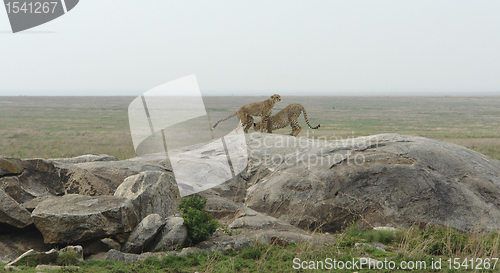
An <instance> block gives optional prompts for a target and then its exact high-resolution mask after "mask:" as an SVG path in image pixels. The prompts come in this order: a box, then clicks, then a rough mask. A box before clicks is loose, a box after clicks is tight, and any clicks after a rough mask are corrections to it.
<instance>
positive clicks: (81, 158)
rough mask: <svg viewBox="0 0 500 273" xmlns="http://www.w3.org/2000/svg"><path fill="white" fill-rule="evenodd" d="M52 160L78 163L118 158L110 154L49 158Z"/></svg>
mask: <svg viewBox="0 0 500 273" xmlns="http://www.w3.org/2000/svg"><path fill="white" fill-rule="evenodd" d="M51 160H52V161H56V162H60V163H66V164H78V163H87V162H96V161H97V162H101V161H118V160H119V159H118V158H116V157H114V156H110V155H105V154H101V155H81V156H77V157H72V158H55V159H51Z"/></svg>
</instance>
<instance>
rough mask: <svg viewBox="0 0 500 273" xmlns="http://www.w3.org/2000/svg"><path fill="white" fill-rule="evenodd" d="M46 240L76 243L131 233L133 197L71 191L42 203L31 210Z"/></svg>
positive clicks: (36, 224) (135, 216)
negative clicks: (84, 193) (129, 198)
mask: <svg viewBox="0 0 500 273" xmlns="http://www.w3.org/2000/svg"><path fill="white" fill-rule="evenodd" d="M32 216H33V220H34V223H35V226H36V227H37V228H38V229H39V230H40V232H41V233H42V234H43V237H44V240H45V242H46V243H73V242H80V241H85V240H90V239H93V238H104V237H106V236H110V235H114V234H121V233H127V232H131V231H132V230H133V229H134V227H135V226H136V225H137V222H138V221H137V215H136V213H135V209H134V207H133V205H132V203H131V201H130V200H128V199H126V198H122V197H115V196H95V197H92V196H82V195H76V194H68V195H65V196H62V197H54V198H49V199H47V200H44V201H42V202H40V204H39V205H38V206H37V207H36V209H35V210H34V211H33V213H32Z"/></svg>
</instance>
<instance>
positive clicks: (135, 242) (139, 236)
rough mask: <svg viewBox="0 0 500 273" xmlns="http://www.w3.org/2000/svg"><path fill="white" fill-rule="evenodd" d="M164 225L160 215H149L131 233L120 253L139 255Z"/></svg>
mask: <svg viewBox="0 0 500 273" xmlns="http://www.w3.org/2000/svg"><path fill="white" fill-rule="evenodd" d="M164 225H165V223H164V221H163V219H162V218H161V217H160V215H158V214H150V215H148V216H146V217H145V218H144V219H142V221H141V222H140V223H139V224H138V225H137V226H136V227H135V229H134V230H133V231H132V233H131V234H130V237H129V238H128V240H127V242H126V243H125V245H124V246H123V249H122V251H123V252H129V253H141V252H142V251H143V250H144V249H145V248H146V247H147V246H148V244H149V242H151V240H153V238H154V237H155V236H156V234H158V232H159V231H160V229H161V228H162V227H163V226H164Z"/></svg>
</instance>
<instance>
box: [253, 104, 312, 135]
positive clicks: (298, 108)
mask: <svg viewBox="0 0 500 273" xmlns="http://www.w3.org/2000/svg"><path fill="white" fill-rule="evenodd" d="M302 112H304V119H305V120H306V123H307V125H308V126H309V128H311V129H313V130H314V129H318V128H319V127H320V126H321V124H318V126H316V127H312V126H311V124H310V123H309V120H308V119H307V113H306V109H305V108H304V106H302V104H298V103H292V104H290V105H288V106H287V107H285V108H284V109H283V110H281V111H279V112H278V113H277V114H276V115H274V116H272V117H271V118H270V119H269V124H270V125H271V130H277V129H281V128H285V127H287V126H288V125H291V126H292V132H291V133H290V135H291V136H297V135H298V134H299V133H300V131H301V130H302V128H301V127H300V125H299V123H298V122H297V118H298V117H299V116H300V114H302ZM253 128H254V130H255V131H258V130H260V131H261V132H262V123H261V122H260V121H259V122H257V123H254V124H253Z"/></svg>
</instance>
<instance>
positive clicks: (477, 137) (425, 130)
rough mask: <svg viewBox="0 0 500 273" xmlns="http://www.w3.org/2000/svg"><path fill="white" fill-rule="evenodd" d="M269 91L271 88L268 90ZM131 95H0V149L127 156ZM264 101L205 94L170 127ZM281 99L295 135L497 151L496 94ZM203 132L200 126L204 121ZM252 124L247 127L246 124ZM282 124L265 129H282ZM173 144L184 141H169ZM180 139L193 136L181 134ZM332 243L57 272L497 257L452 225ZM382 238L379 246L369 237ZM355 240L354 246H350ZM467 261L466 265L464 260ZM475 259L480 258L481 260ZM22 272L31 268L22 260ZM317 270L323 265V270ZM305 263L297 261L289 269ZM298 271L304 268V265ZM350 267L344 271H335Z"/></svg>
mask: <svg viewBox="0 0 500 273" xmlns="http://www.w3.org/2000/svg"><path fill="white" fill-rule="evenodd" d="M270 95H271V94H270ZM134 98H135V97H26V96H19V97H0V156H3V157H18V158H60V157H74V156H79V155H83V154H108V155H112V156H115V157H117V158H119V159H127V158H131V157H134V156H136V155H135V152H134V148H133V144H132V138H131V133H130V128H129V123H128V112H127V109H128V105H129V104H130V102H131V101H132V100H133V99H134ZM265 99H267V97H266V96H259V97H257V96H255V97H239V96H225V97H220V96H206V97H204V98H203V100H204V104H205V108H206V111H207V114H208V117H209V121H210V122H207V123H206V124H204V123H200V128H201V127H204V128H203V130H202V129H200V128H198V127H195V126H192V125H190V126H184V127H182V126H183V125H179V126H180V127H179V128H178V129H179V130H184V131H185V132H187V133H188V134H190V135H196V134H200V132H206V131H207V128H210V125H211V124H213V123H214V122H215V121H216V120H218V119H221V118H224V117H226V116H228V115H229V114H231V113H233V112H235V111H237V110H238V108H239V107H241V106H243V105H245V104H248V103H251V102H256V101H262V100H265ZM290 103H301V104H302V105H304V107H305V109H306V110H307V114H308V118H309V121H310V123H311V125H313V126H315V125H317V124H318V123H320V124H321V128H320V129H318V130H310V129H309V128H308V127H307V125H306V123H305V122H304V119H303V116H301V117H299V123H300V125H301V127H302V132H301V133H300V134H299V137H309V138H321V139H328V140H342V139H344V140H345V139H350V138H354V137H358V136H367V135H374V134H381V133H399V134H406V135H415V136H422V137H428V138H432V139H437V140H443V141H447V142H451V143H455V144H458V145H461V146H465V147H467V148H469V149H472V150H475V151H477V152H480V153H483V154H485V155H487V156H490V157H492V158H495V159H500V107H498V105H500V96H351V97H342V96H284V97H282V101H281V102H278V103H276V105H275V107H274V111H273V113H277V112H278V111H279V110H281V109H283V108H284V107H285V106H286V105H288V104H290ZM236 123H237V119H236V117H234V118H232V119H231V120H230V121H228V122H224V123H221V125H219V127H218V128H216V130H214V131H213V132H211V137H215V138H216V137H220V136H222V135H224V134H225V133H227V132H229V131H230V130H231V129H232V128H234V126H235V125H236ZM208 131H209V129H208ZM251 131H253V130H252V129H251ZM290 132H291V128H290V127H288V128H285V129H280V130H277V131H275V132H273V133H277V134H285V133H290ZM178 141H179V143H177V144H179V145H188V144H190V143H189V142H187V143H182V139H180V140H178ZM189 141H192V139H190V140H189ZM336 236H338V240H337V242H336V243H335V244H333V245H327V246H318V245H313V244H290V245H287V246H279V245H272V246H269V245H259V244H256V245H255V246H254V247H252V248H250V249H247V250H243V251H225V252H217V253H211V254H196V255H194V254H193V255H188V256H186V257H167V258H165V259H163V260H158V259H148V260H146V261H144V262H140V263H131V264H125V263H119V262H112V261H106V262H83V263H81V264H79V266H80V269H70V268H66V269H63V270H61V272H194V271H199V272H239V271H243V272H257V271H262V272H290V271H297V270H295V269H294V268H293V265H294V263H293V260H294V259H295V258H299V259H300V260H302V261H303V260H307V261H310V260H314V261H319V260H323V261H324V260H325V259H326V258H335V259H337V260H344V261H348V260H351V259H352V258H353V257H371V258H373V259H376V260H381V261H383V260H384V259H388V260H392V261H396V262H397V263H399V262H400V261H410V260H411V261H420V260H423V261H428V265H430V263H431V262H432V261H433V260H436V259H439V258H442V259H443V260H446V259H448V258H455V257H458V258H461V262H463V259H465V258H468V259H472V258H478V257H481V258H483V259H484V258H488V257H490V258H500V255H499V253H500V235H499V234H498V233H496V232H491V233H489V234H464V233H459V232H456V231H454V230H451V229H447V228H440V227H432V228H428V229H423V230H421V229H418V228H409V229H405V230H399V231H396V232H392V231H390V232H387V231H367V230H361V229H359V228H358V227H357V225H356V223H355V222H353V223H352V225H351V227H350V228H349V229H346V230H345V231H343V232H340V233H339V234H337V235H336ZM372 242H379V243H382V244H383V247H384V248H385V251H381V250H380V249H379V248H376V247H374V246H373V245H371V243H372ZM356 246H357V247H356ZM466 264H467V263H466ZM483 265H484V264H483ZM499 268H500V265H498V264H497V265H496V269H493V268H491V267H490V268H489V269H486V268H484V267H482V268H481V269H478V268H476V267H474V268H473V267H471V266H470V264H469V266H468V267H467V268H465V267H463V266H462V267H460V268H459V269H454V268H453V267H451V268H448V267H444V265H443V268H442V269H430V268H426V269H422V268H415V269H413V270H406V271H401V272H409V271H412V272H462V271H470V272H483V271H486V272H498V271H499V270H500V269H499ZM23 270H25V271H27V272H35V271H34V268H31V267H25V268H24V269H23ZM325 270H326V269H325ZM298 271H304V269H298ZM306 271H307V270H306ZM334 271H335V272H353V270H347V269H343V270H340V269H338V270H334ZM359 271H360V272H399V271H398V270H386V269H375V270H365V269H362V270H359Z"/></svg>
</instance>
